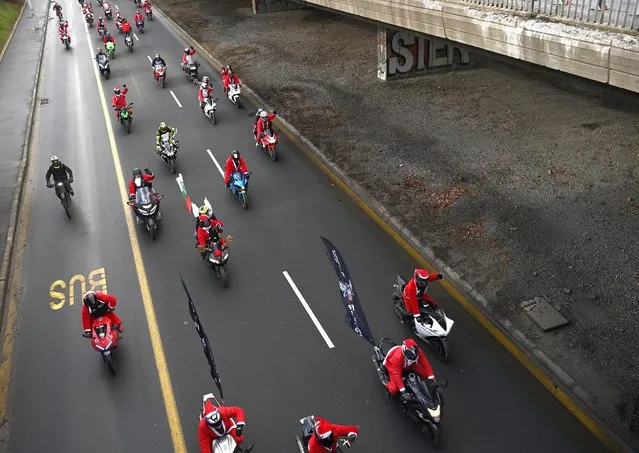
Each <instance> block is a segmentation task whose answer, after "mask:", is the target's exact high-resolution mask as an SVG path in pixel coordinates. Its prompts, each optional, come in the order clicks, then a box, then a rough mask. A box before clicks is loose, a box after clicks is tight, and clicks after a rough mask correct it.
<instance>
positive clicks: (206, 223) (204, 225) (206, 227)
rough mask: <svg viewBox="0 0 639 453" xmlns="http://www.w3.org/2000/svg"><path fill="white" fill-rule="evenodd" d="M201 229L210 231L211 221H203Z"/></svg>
mask: <svg viewBox="0 0 639 453" xmlns="http://www.w3.org/2000/svg"><path fill="white" fill-rule="evenodd" d="M200 227H201V228H202V229H204V230H206V231H209V230H210V229H211V221H210V220H209V219H204V220H201V221H200Z"/></svg>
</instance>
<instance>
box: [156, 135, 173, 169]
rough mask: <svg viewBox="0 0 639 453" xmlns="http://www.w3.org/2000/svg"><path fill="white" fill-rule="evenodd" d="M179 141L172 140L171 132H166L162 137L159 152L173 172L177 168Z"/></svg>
mask: <svg viewBox="0 0 639 453" xmlns="http://www.w3.org/2000/svg"><path fill="white" fill-rule="evenodd" d="M177 143H178V141H177V140H173V141H171V132H165V133H164V134H162V136H161V137H160V147H161V149H160V151H159V153H158V154H159V155H160V157H161V158H162V160H163V161H164V163H165V164H166V165H167V166H168V167H169V169H170V170H171V173H173V174H175V172H176V169H177V163H176V161H177Z"/></svg>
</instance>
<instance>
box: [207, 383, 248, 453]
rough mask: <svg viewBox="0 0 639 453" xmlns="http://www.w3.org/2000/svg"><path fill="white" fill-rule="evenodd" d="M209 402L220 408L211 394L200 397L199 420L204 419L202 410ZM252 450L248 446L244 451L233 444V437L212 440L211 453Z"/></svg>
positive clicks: (235, 452) (227, 436) (234, 452)
mask: <svg viewBox="0 0 639 453" xmlns="http://www.w3.org/2000/svg"><path fill="white" fill-rule="evenodd" d="M208 401H210V402H211V403H212V404H213V405H214V406H216V407H220V406H221V404H220V403H219V401H218V400H217V398H216V397H215V395H213V394H212V393H207V394H206V395H204V396H203V397H202V409H201V410H200V420H202V418H204V410H205V408H206V403H207V402H208ZM252 450H253V446H249V447H248V448H247V449H246V450H245V449H243V448H242V447H241V446H239V445H238V444H237V442H235V439H234V438H233V436H230V435H228V434H227V435H225V436H223V437H219V438H217V439H214V440H213V448H211V451H212V452H213V453H250V452H251V451H252Z"/></svg>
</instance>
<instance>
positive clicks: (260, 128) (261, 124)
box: [257, 113, 277, 135]
mask: <svg viewBox="0 0 639 453" xmlns="http://www.w3.org/2000/svg"><path fill="white" fill-rule="evenodd" d="M276 116H277V115H276V114H275V113H271V114H270V115H267V117H266V127H264V126H265V125H264V121H263V120H262V118H260V119H258V120H257V135H260V134H263V133H264V131H265V130H266V129H270V128H271V121H273V118H275V117H276Z"/></svg>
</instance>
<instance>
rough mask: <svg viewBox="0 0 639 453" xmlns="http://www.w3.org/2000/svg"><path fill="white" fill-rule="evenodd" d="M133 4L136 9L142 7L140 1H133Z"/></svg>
mask: <svg viewBox="0 0 639 453" xmlns="http://www.w3.org/2000/svg"><path fill="white" fill-rule="evenodd" d="M133 3H135V7H136V8H141V7H142V0H133Z"/></svg>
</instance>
